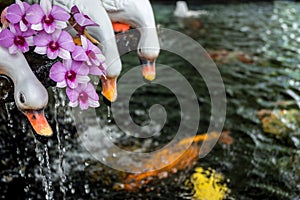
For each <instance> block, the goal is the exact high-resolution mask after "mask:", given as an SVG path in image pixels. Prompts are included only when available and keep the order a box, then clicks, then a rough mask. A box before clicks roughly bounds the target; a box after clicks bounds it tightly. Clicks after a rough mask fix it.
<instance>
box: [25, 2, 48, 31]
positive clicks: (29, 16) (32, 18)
mask: <svg viewBox="0 0 300 200" xmlns="http://www.w3.org/2000/svg"><path fill="white" fill-rule="evenodd" d="M44 16H45V13H44V12H43V10H42V8H41V6H40V5H38V4H34V5H32V6H30V8H28V10H27V13H26V16H25V19H26V20H27V21H28V22H29V23H31V24H38V23H40V22H41V21H42V19H43V17H44ZM35 30H37V29H35Z"/></svg>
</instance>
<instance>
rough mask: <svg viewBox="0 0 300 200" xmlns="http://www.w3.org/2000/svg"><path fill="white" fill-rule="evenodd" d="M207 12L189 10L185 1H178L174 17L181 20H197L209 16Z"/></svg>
mask: <svg viewBox="0 0 300 200" xmlns="http://www.w3.org/2000/svg"><path fill="white" fill-rule="evenodd" d="M207 14H208V12H207V11H206V10H189V8H188V5H187V3H186V2H185V1H177V2H176V8H175V11H174V16H175V17H179V18H197V17H200V16H201V15H207Z"/></svg>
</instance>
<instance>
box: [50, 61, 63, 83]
mask: <svg viewBox="0 0 300 200" xmlns="http://www.w3.org/2000/svg"><path fill="white" fill-rule="evenodd" d="M66 72H67V68H66V66H64V65H63V64H62V63H61V62H57V63H55V64H54V65H53V66H52V67H51V69H50V74H49V77H50V78H51V79H52V80H53V81H55V82H62V81H63V80H65V74H66Z"/></svg>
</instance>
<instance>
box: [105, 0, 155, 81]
mask: <svg viewBox="0 0 300 200" xmlns="http://www.w3.org/2000/svg"><path fill="white" fill-rule="evenodd" d="M101 1H102V3H103V6H104V8H105V9H106V11H107V13H108V15H109V17H110V19H111V21H112V22H120V23H125V24H128V25H130V26H131V27H133V28H138V30H139V31H140V35H141V36H140V41H139V44H138V56H139V58H140V61H141V63H142V65H143V76H144V78H145V79H146V80H149V81H152V80H154V79H155V61H156V59H157V57H158V55H159V51H160V47H159V40H158V35H157V31H156V24H155V19H154V14H153V10H152V6H151V4H150V2H149V0H101Z"/></svg>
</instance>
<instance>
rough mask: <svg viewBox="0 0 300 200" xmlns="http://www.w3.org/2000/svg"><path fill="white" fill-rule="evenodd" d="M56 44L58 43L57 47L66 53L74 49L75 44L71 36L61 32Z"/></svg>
mask: <svg viewBox="0 0 300 200" xmlns="http://www.w3.org/2000/svg"><path fill="white" fill-rule="evenodd" d="M57 42H58V43H59V45H60V46H61V47H62V48H64V49H66V50H68V51H73V50H74V48H75V44H74V42H73V38H72V36H71V35H70V34H69V33H67V32H66V31H62V33H61V34H60V36H59V38H58V40H57Z"/></svg>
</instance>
